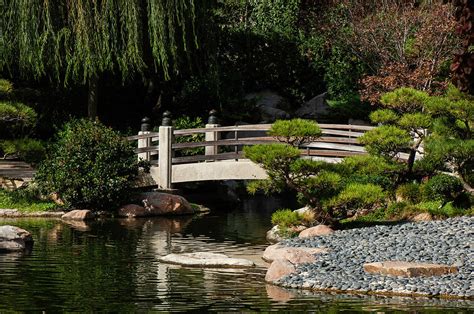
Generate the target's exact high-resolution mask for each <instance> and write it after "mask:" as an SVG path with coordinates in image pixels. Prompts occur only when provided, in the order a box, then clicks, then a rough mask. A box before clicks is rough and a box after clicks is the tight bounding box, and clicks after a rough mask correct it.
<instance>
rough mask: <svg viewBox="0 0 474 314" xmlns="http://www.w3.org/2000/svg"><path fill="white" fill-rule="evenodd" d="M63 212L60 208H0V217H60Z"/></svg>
mask: <svg viewBox="0 0 474 314" xmlns="http://www.w3.org/2000/svg"><path fill="white" fill-rule="evenodd" d="M65 213H66V212H65V211H62V210H58V211H41V212H38V211H37V212H23V211H20V210H18V209H10V208H0V218H61V216H62V215H64V214H65Z"/></svg>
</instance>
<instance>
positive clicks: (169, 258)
mask: <svg viewBox="0 0 474 314" xmlns="http://www.w3.org/2000/svg"><path fill="white" fill-rule="evenodd" d="M159 260H160V261H161V262H164V263H168V264H176V265H181V266H188V267H202V268H249V267H254V266H255V264H254V262H252V261H249V260H246V259H243V258H231V257H228V256H227V255H224V254H217V253H209V252H195V253H183V254H168V255H166V256H164V257H162V258H160V259H159Z"/></svg>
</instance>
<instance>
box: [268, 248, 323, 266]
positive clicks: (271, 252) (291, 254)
mask: <svg viewBox="0 0 474 314" xmlns="http://www.w3.org/2000/svg"><path fill="white" fill-rule="evenodd" d="M327 251H328V250H327V249H326V248H309V247H289V246H283V245H280V244H274V245H270V246H268V247H267V248H266V249H265V251H264V252H263V256H262V259H263V260H264V261H266V262H269V263H271V262H273V261H274V260H277V259H286V260H288V261H290V262H291V263H293V264H303V263H311V262H314V261H315V260H316V258H315V257H314V256H313V254H320V253H325V252H327Z"/></svg>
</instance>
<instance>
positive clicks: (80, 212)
mask: <svg viewBox="0 0 474 314" xmlns="http://www.w3.org/2000/svg"><path fill="white" fill-rule="evenodd" d="M94 217H95V215H94V213H93V212H92V211H90V210H88V209H75V210H71V211H70V212H67V213H65V214H64V215H62V216H61V219H65V220H66V219H70V220H88V219H94Z"/></svg>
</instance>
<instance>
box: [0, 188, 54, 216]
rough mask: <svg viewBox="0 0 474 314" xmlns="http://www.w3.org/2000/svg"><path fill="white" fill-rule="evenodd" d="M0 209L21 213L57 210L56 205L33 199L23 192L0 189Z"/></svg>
mask: <svg viewBox="0 0 474 314" xmlns="http://www.w3.org/2000/svg"><path fill="white" fill-rule="evenodd" d="M0 208H7V209H17V210H19V211H21V212H41V211H50V210H55V209H58V205H56V204H55V203H54V202H51V201H46V200H40V199H38V198H35V197H33V196H32V195H30V194H29V193H28V192H25V191H21V190H17V191H7V190H4V189H0Z"/></svg>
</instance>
